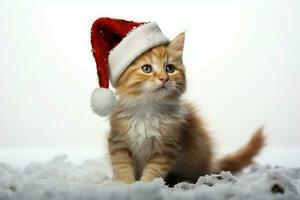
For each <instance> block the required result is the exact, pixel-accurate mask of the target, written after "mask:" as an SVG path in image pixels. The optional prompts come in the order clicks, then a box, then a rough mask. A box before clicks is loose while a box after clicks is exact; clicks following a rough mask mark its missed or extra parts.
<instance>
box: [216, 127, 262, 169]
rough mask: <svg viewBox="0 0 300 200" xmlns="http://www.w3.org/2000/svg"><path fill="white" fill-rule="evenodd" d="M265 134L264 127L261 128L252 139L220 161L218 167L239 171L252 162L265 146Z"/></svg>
mask: <svg viewBox="0 0 300 200" xmlns="http://www.w3.org/2000/svg"><path fill="white" fill-rule="evenodd" d="M265 140H266V138H265V136H264V134H263V127H261V128H259V129H258V130H256V131H255V133H254V134H253V135H252V137H251V139H250V141H249V142H248V143H247V144H246V145H245V146H243V147H242V148H240V149H239V150H237V151H236V152H234V153H231V154H229V155H226V156H225V157H224V158H221V159H220V160H219V161H218V162H217V165H218V169H219V170H220V171H221V170H224V171H231V172H233V173H234V172H238V171H240V170H242V169H243V168H245V167H247V166H248V165H250V164H251V163H252V158H253V157H254V156H255V155H257V154H258V153H259V152H260V150H261V149H262V148H263V147H264V144H265Z"/></svg>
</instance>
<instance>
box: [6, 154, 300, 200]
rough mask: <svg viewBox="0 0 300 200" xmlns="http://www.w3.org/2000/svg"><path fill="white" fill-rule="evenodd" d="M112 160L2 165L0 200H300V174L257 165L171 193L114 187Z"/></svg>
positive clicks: (159, 185) (161, 188)
mask: <svg viewBox="0 0 300 200" xmlns="http://www.w3.org/2000/svg"><path fill="white" fill-rule="evenodd" d="M106 159H107V158H101V159H92V160H86V161H84V162H82V163H78V164H75V163H72V162H71V161H70V160H69V158H68V156H65V155H63V156H57V157H55V158H53V159H52V160H50V161H48V162H33V163H31V164H29V165H27V166H25V167H17V166H14V165H12V164H7V163H0V200H18V199H22V200H37V199H39V200H41V199H47V200H52V199H55V200H60V199H65V200H69V199H72V200H76V199H93V200H97V199H101V200H106V199H107V200H110V199H114V200H115V199H144V200H147V199H157V200H165V199H166V200H167V199H185V200H189V199H206V200H215V199H216V200H217V199H218V200H222V199H224V200H225V199H231V200H235V199H266V200H269V199H270V200H271V199H272V200H273V199H291V200H293V199H300V196H299V191H300V181H299V180H300V168H285V167H270V166H268V165H258V164H256V165H252V166H251V167H250V168H248V169H247V170H246V171H244V172H243V173H241V174H239V175H232V174H231V173H230V172H222V173H220V174H215V175H206V176H203V177H199V179H198V181H197V183H196V184H190V183H180V184H177V185H176V186H175V187H174V188H169V187H167V186H166V185H165V184H164V182H163V180H162V179H159V178H158V179H155V180H154V181H152V182H150V183H141V182H136V183H134V184H130V185H126V184H123V183H120V182H116V181H112V180H110V175H109V173H108V172H107V169H106V168H107V166H106V164H105V163H106V162H107V160H106Z"/></svg>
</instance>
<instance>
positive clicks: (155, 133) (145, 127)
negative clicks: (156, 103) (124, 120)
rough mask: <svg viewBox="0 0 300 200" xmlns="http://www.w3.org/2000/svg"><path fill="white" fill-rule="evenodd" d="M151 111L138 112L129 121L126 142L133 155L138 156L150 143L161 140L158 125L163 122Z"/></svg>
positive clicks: (159, 116) (161, 118)
mask: <svg viewBox="0 0 300 200" xmlns="http://www.w3.org/2000/svg"><path fill="white" fill-rule="evenodd" d="M153 112H154V111H153V110H149V109H145V110H139V111H137V112H136V113H135V114H134V115H132V117H131V119H130V120H129V127H130V128H129V131H128V142H129V146H130V148H131V150H132V151H133V153H135V154H140V153H141V152H143V149H145V148H146V147H148V146H151V143H155V142H158V141H160V140H161V133H160V131H159V129H160V125H161V124H162V123H163V122H164V119H163V117H162V116H161V115H160V114H159V113H153Z"/></svg>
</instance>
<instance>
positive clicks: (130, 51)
mask: <svg viewBox="0 0 300 200" xmlns="http://www.w3.org/2000/svg"><path fill="white" fill-rule="evenodd" d="M168 42H169V39H168V38H167V37H166V36H165V35H164V34H163V33H162V32H161V30H160V28H159V27H158V25H157V24H156V23H155V22H133V21H125V20H121V19H112V18H99V19H97V20H96V21H95V22H94V23H93V25H92V30H91V43H92V48H93V49H92V51H93V55H94V58H95V61H96V65H97V74H98V79H99V86H100V88H97V89H95V90H94V92H93V93H92V97H91V106H92V109H93V111H94V112H95V113H96V114H98V115H101V116H106V115H108V114H110V113H111V112H112V110H113V109H114V107H115V105H116V103H117V100H116V96H115V94H114V93H113V92H112V91H111V90H110V89H109V80H110V82H111V84H112V86H113V87H116V86H117V83H118V79H119V78H120V76H121V74H122V73H123V72H124V71H125V70H126V68H127V67H128V66H129V65H130V64H131V62H132V61H134V60H135V59H136V58H137V57H138V56H139V55H141V54H142V53H144V52H145V51H147V50H149V49H151V48H153V47H155V46H158V45H161V44H166V43H168Z"/></svg>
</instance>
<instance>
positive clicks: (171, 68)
mask: <svg viewBox="0 0 300 200" xmlns="http://www.w3.org/2000/svg"><path fill="white" fill-rule="evenodd" d="M166 72H167V73H174V72H175V66H174V65H173V64H167V65H166Z"/></svg>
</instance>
